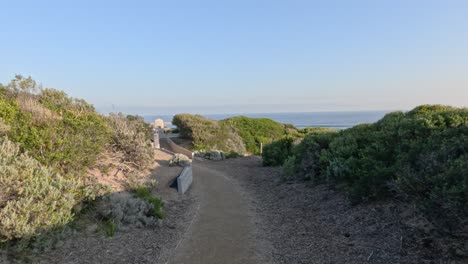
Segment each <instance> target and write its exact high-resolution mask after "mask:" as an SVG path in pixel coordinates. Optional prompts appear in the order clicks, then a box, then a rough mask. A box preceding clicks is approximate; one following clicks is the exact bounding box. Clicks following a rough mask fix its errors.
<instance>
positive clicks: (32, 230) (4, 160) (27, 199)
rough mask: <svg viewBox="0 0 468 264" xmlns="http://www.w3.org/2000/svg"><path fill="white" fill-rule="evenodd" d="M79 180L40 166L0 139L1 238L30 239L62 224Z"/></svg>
mask: <svg viewBox="0 0 468 264" xmlns="http://www.w3.org/2000/svg"><path fill="white" fill-rule="evenodd" d="M80 189H81V183H80V182H79V181H77V180H73V179H71V178H66V177H63V176H61V175H60V174H57V173H55V172H54V171H53V170H52V169H51V168H48V167H45V166H42V165H41V164H40V163H39V162H38V161H36V160H35V159H32V158H31V157H29V156H28V155H27V154H21V153H20V150H19V146H18V144H16V143H13V142H11V141H10V140H8V139H7V138H5V137H3V138H1V139H0V242H6V241H8V240H13V239H29V238H31V237H32V236H35V235H37V234H39V233H41V232H44V231H47V230H49V229H52V228H55V227H58V226H61V225H64V224H66V223H68V222H69V221H70V220H71V218H72V216H73V215H72V208H73V206H74V205H75V204H76V203H77V201H78V199H79V196H80Z"/></svg>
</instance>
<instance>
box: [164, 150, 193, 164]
mask: <svg viewBox="0 0 468 264" xmlns="http://www.w3.org/2000/svg"><path fill="white" fill-rule="evenodd" d="M190 164H192V161H191V160H190V159H189V157H187V156H185V155H184V154H180V153H176V154H174V156H173V157H172V158H171V159H170V160H169V166H190Z"/></svg>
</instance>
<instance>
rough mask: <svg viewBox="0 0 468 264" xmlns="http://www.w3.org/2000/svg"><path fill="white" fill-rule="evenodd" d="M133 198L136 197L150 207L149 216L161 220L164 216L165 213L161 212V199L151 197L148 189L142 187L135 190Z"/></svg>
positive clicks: (162, 204) (162, 205)
mask: <svg viewBox="0 0 468 264" xmlns="http://www.w3.org/2000/svg"><path fill="white" fill-rule="evenodd" d="M135 197H138V198H140V199H142V200H144V201H146V202H148V203H150V204H151V205H152V208H151V210H150V212H149V214H150V215H151V216H154V217H157V218H159V219H162V218H164V216H165V215H166V213H165V212H164V211H163V207H164V203H163V202H162V200H161V199H159V198H157V197H155V196H153V194H151V190H150V189H149V188H146V187H142V188H138V189H136V190H135Z"/></svg>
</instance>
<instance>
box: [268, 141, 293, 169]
mask: <svg viewBox="0 0 468 264" xmlns="http://www.w3.org/2000/svg"><path fill="white" fill-rule="evenodd" d="M293 142H294V138H292V137H284V138H282V139H280V140H277V141H274V142H272V143H271V144H268V145H266V146H265V147H264V148H263V153H262V159H263V165H265V166H280V165H283V163H284V162H285V161H286V159H287V158H288V157H289V156H291V151H292V148H293Z"/></svg>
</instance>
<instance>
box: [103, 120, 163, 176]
mask: <svg viewBox="0 0 468 264" xmlns="http://www.w3.org/2000/svg"><path fill="white" fill-rule="evenodd" d="M108 120H109V125H110V127H111V130H112V135H111V140H112V147H113V149H114V150H115V151H121V152H122V153H124V158H123V160H122V162H124V163H131V164H133V165H135V166H137V167H138V168H140V169H144V168H147V167H148V166H149V165H151V164H152V162H153V154H154V152H153V149H152V147H151V144H150V141H149V138H148V137H151V136H150V135H149V134H148V133H151V132H148V127H147V126H146V125H145V123H144V121H143V119H142V118H137V117H134V116H124V115H123V114H121V113H119V114H111V115H110V116H109V119H108ZM150 131H151V130H150Z"/></svg>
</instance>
